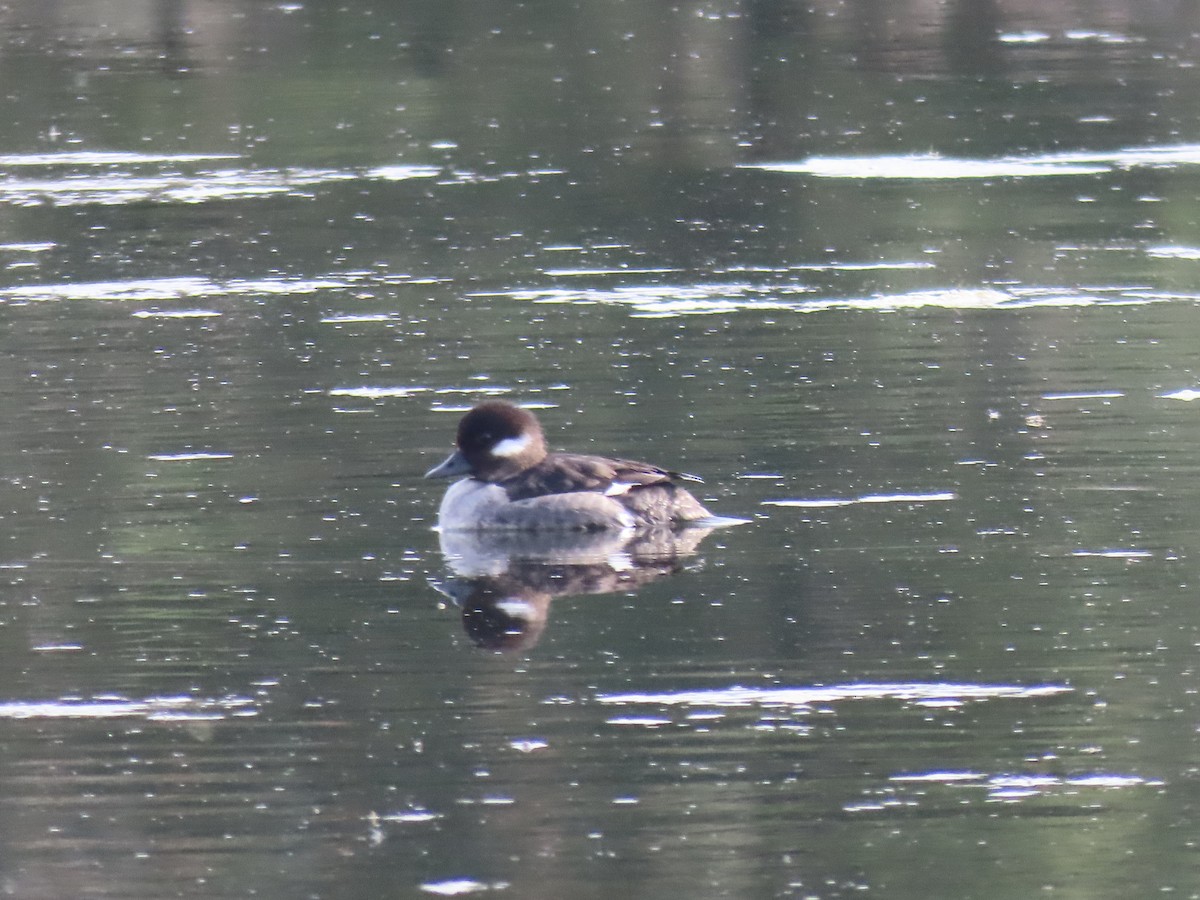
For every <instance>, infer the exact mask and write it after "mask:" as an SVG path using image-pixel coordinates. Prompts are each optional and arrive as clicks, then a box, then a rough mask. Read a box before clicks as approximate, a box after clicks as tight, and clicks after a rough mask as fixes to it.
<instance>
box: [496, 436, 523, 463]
mask: <svg viewBox="0 0 1200 900" xmlns="http://www.w3.org/2000/svg"><path fill="white" fill-rule="evenodd" d="M529 441H530V438H529V435H527V434H522V435H519V436H518V437H510V438H505V439H504V440H502V441H501V442H500V443H498V444H497V445H496V446H495V447H493V448H492V456H503V457H505V458H506V459H507V458H509V457H512V456H520V455H521V454H522V453H524V452H525V451H526V450H528V449H529Z"/></svg>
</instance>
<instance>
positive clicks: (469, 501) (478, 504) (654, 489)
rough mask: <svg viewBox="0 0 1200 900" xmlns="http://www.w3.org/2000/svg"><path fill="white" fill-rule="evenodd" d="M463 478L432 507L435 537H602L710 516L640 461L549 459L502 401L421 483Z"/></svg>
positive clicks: (524, 417) (687, 478)
mask: <svg viewBox="0 0 1200 900" xmlns="http://www.w3.org/2000/svg"><path fill="white" fill-rule="evenodd" d="M456 476H465V477H463V478H462V479H461V480H459V481H456V482H455V483H454V484H452V485H451V486H450V487H449V488H447V490H446V493H445V496H444V497H443V498H442V502H441V506H440V507H439V509H438V527H439V529H440V530H442V531H489V530H493V529H496V530H518V531H602V530H606V529H626V528H647V527H677V526H686V525H689V524H702V523H703V521H704V520H705V519H710V518H712V514H711V513H710V512H709V511H708V510H707V509H705V508H704V506H703V505H701V503H700V501H698V500H697V499H696V498H695V497H694V496H692V494H691V493H690V492H689V491H688V490H687V489H686V488H684V487H682V486H681V485H680V484H679V482H701V481H702V479H700V478H698V477H697V476H695V475H689V474H687V473H684V472H676V471H672V470H670V469H663V468H659V467H658V466H654V465H651V464H649V463H644V462H635V461H633V460H628V459H612V458H609V457H606V456H590V455H582V454H577V453H551V452H549V451H548V450H547V449H546V438H545V434H544V433H543V431H542V426H541V423H540V422H538V419H537V416H535V415H534V414H533V413H532V412H530V411H529V410H528V409H525V408H524V407H521V406H517V405H515V404H513V403H509V402H507V401H503V400H488V401H484V402H483V403H480V404H478V405H477V406H475V407H473V408H472V409H471V410H470V411H468V412H467V413H466V415H464V416H463V417H462V419H461V420H460V421H459V423H458V432H457V436H456V438H455V449H454V451H453V452H452V453H451V454H450V455H449V456H448V457H446V459H445V460H444V461H442V462H441V463H439V464H438V465H436V466H434V467H433V468H432V469H430V470H429V471H428V472H426V473H425V477H426V478H453V477H456Z"/></svg>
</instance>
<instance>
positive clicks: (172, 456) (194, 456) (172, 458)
mask: <svg viewBox="0 0 1200 900" xmlns="http://www.w3.org/2000/svg"><path fill="white" fill-rule="evenodd" d="M146 459H152V460H154V461H155V462H199V461H203V460H212V459H233V454H232V453H212V452H207V451H197V452H192V451H184V452H182V453H152V454H150V455H149V456H147V457H146Z"/></svg>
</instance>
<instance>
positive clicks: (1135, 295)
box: [471, 283, 1200, 318]
mask: <svg viewBox="0 0 1200 900" xmlns="http://www.w3.org/2000/svg"><path fill="white" fill-rule="evenodd" d="M814 290H815V289H814V288H811V287H808V286H805V285H799V284H769V283H764V284H753V283H733V284H729V283H719V284H709V285H703V284H702V285H694V284H691V285H684V284H652V285H617V286H613V287H588V288H561V287H545V288H516V289H513V290H508V291H499V292H490V293H487V294H473V295H471V296H503V297H509V298H511V299H514V300H524V301H528V302H532V303H547V304H556V303H579V304H585V305H586V304H608V305H614V306H627V307H629V308H630V309H631V310H632V315H633V316H634V317H637V318H668V317H673V316H685V315H713V314H718V313H730V312H735V311H743V310H754V311H761V310H784V311H791V312H797V313H817V312H827V311H831V310H861V311H870V312H884V313H888V312H897V311H901V310H915V309H962V310H967V309H974V310H989V309H990V310H1014V309H1034V308H1038V307H1048V308H1070V307H1089V306H1143V305H1148V304H1152V303H1172V302H1183V303H1196V302H1197V301H1200V294H1196V293H1171V292H1167V291H1156V290H1151V289H1149V288H1146V287H1144V286H1141V285H1138V286H1119V285H1111V286H1109V285H1106V286H1093V287H1070V288H1056V287H1012V288H1007V289H1000V288H992V287H983V288H945V289H940V288H934V289H927V290H918V291H909V292H904V293H895V294H875V295H873V296H869V297H819V298H813V299H804V300H796V299H791V298H792V297H793V296H795V295H801V294H809V293H812V292H813V291H814Z"/></svg>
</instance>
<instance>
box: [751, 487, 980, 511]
mask: <svg viewBox="0 0 1200 900" xmlns="http://www.w3.org/2000/svg"><path fill="white" fill-rule="evenodd" d="M957 499H958V494H956V493H954V491H935V492H933V493H928V494H864V495H863V496H861V497H850V498H843V497H814V498H812V499H797V500H764V501H763V502H762V505H763V506H798V507H803V508H806V509H825V508H829V507H836V506H856V505H858V504H873V503H939V502H945V501H949V500H957Z"/></svg>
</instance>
